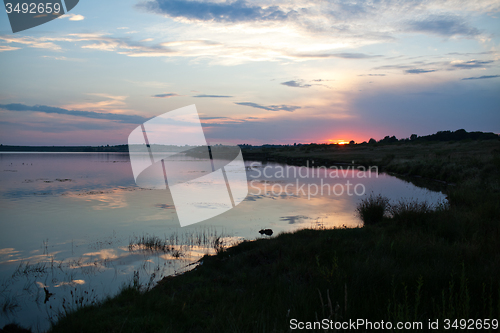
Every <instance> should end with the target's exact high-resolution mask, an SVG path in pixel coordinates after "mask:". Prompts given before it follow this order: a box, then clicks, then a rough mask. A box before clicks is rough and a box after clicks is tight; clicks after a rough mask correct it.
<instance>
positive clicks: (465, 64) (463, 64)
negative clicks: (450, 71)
mask: <svg viewBox="0 0 500 333" xmlns="http://www.w3.org/2000/svg"><path fill="white" fill-rule="evenodd" d="M493 62H494V61H493V60H483V61H481V60H469V61H454V62H451V67H454V68H459V69H471V68H484V67H489V64H491V63H493Z"/></svg>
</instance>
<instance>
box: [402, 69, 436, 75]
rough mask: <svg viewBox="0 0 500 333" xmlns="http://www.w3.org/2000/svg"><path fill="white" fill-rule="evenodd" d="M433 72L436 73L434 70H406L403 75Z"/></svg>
mask: <svg viewBox="0 0 500 333" xmlns="http://www.w3.org/2000/svg"><path fill="white" fill-rule="evenodd" d="M435 71H436V70H435V69H421V68H415V69H407V70H405V73H407V74H423V73H432V72H435Z"/></svg>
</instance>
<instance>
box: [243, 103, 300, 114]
mask: <svg viewBox="0 0 500 333" xmlns="http://www.w3.org/2000/svg"><path fill="white" fill-rule="evenodd" d="M234 104H238V105H244V106H250V107H252V108H257V109H263V110H267V111H288V112H293V111H295V110H297V109H300V108H301V107H300V106H295V105H285V104H282V105H261V104H257V103H253V102H239V103H234Z"/></svg>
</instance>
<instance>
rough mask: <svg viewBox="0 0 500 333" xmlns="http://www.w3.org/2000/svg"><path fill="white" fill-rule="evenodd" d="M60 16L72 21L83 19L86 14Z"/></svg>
mask: <svg viewBox="0 0 500 333" xmlns="http://www.w3.org/2000/svg"><path fill="white" fill-rule="evenodd" d="M60 18H67V19H69V20H70V21H83V20H84V19H85V16H83V15H79V14H66V15H63V16H61V17H60Z"/></svg>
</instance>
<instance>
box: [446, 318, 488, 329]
mask: <svg viewBox="0 0 500 333" xmlns="http://www.w3.org/2000/svg"><path fill="white" fill-rule="evenodd" d="M490 328H492V329H494V330H496V329H498V319H455V320H450V319H445V320H444V329H445V330H453V329H454V330H465V329H467V330H483V329H484V330H489V329H490Z"/></svg>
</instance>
